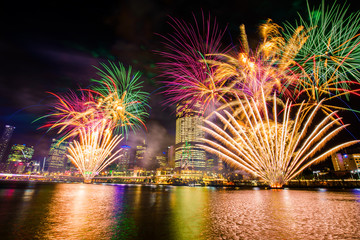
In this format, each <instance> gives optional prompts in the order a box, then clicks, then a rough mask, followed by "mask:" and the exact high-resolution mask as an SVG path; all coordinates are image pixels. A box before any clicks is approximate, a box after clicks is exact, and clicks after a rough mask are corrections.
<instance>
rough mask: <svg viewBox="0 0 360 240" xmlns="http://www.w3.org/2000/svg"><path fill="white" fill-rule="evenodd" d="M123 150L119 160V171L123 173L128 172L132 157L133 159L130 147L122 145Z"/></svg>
mask: <svg viewBox="0 0 360 240" xmlns="http://www.w3.org/2000/svg"><path fill="white" fill-rule="evenodd" d="M121 148H122V149H123V150H122V151H121V156H120V158H119V160H118V165H117V170H119V171H123V170H127V169H128V168H129V165H130V157H131V147H130V146H128V145H122V146H121Z"/></svg>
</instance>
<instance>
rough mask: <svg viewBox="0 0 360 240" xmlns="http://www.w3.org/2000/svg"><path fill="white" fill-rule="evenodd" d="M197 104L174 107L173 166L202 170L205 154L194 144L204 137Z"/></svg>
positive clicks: (204, 165)
mask: <svg viewBox="0 0 360 240" xmlns="http://www.w3.org/2000/svg"><path fill="white" fill-rule="evenodd" d="M200 110H201V107H200V105H199V104H195V105H194V106H190V105H189V104H188V103H185V104H179V105H178V106H177V109H176V138H175V168H182V169H184V168H188V169H195V170H204V169H205V167H206V163H205V160H206V155H205V151H204V150H203V149H202V148H199V147H197V146H196V144H199V143H202V142H201V140H200V138H203V137H204V131H203V130H202V129H201V128H200V126H202V125H203V116H202V115H201V114H200Z"/></svg>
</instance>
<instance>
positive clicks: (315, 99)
mask: <svg viewBox="0 0 360 240" xmlns="http://www.w3.org/2000/svg"><path fill="white" fill-rule="evenodd" d="M309 61H310V62H312V63H313V68H312V72H311V74H309V73H307V71H306V69H305V68H303V67H302V66H301V65H300V64H297V66H298V68H299V70H300V71H301V73H300V74H298V76H299V77H298V80H297V82H295V81H294V82H293V83H294V84H295V85H296V87H295V89H296V90H297V91H296V92H297V93H296V96H295V99H296V100H299V99H300V100H302V99H306V103H305V104H304V105H305V107H304V108H303V111H304V112H305V113H307V112H308V111H310V110H311V109H312V108H313V107H315V106H317V105H319V107H320V108H321V111H322V112H323V113H325V114H326V115H330V114H332V112H333V111H334V110H348V111H353V112H357V113H359V111H357V110H354V109H351V108H348V107H341V106H338V105H334V104H333V103H334V102H339V101H333V100H339V99H340V98H341V97H342V96H344V95H345V96H347V95H357V96H360V94H359V91H360V89H358V88H355V89H353V90H352V89H351V88H349V87H350V86H359V85H360V83H358V82H357V81H351V80H339V78H341V76H342V74H340V73H338V70H339V69H336V70H335V72H334V70H333V69H331V68H322V66H319V65H321V63H319V62H317V61H316V59H315V57H312V60H309ZM328 71H331V73H332V74H331V75H330V74H329V73H328ZM340 84H341V85H346V86H347V87H346V88H341V87H339V85H340ZM294 92H295V91H294ZM320 102H321V104H320ZM346 105H347V104H346ZM305 115H306V114H304V116H305ZM341 123H342V124H343V122H342V121H341Z"/></svg>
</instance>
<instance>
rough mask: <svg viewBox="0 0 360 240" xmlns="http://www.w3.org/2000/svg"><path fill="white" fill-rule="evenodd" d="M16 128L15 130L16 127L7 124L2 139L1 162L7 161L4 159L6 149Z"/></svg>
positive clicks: (0, 144) (0, 145) (0, 146)
mask: <svg viewBox="0 0 360 240" xmlns="http://www.w3.org/2000/svg"><path fill="white" fill-rule="evenodd" d="M14 130H15V127H13V126H10V125H5V130H4V133H3V135H2V136H1V139H0V162H2V161H5V160H3V159H4V156H5V153H6V150H7V148H8V145H9V141H10V139H11V136H12V134H13V132H14Z"/></svg>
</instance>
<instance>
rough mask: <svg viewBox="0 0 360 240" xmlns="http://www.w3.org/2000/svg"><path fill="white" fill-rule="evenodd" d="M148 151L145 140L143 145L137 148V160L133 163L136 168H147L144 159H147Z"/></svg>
mask: <svg viewBox="0 0 360 240" xmlns="http://www.w3.org/2000/svg"><path fill="white" fill-rule="evenodd" d="M146 149H147V145H146V142H145V140H143V141H142V143H141V144H139V145H137V146H136V149H135V158H134V163H133V166H134V167H140V168H143V167H145V165H146V164H145V159H144V157H145V153H146Z"/></svg>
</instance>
